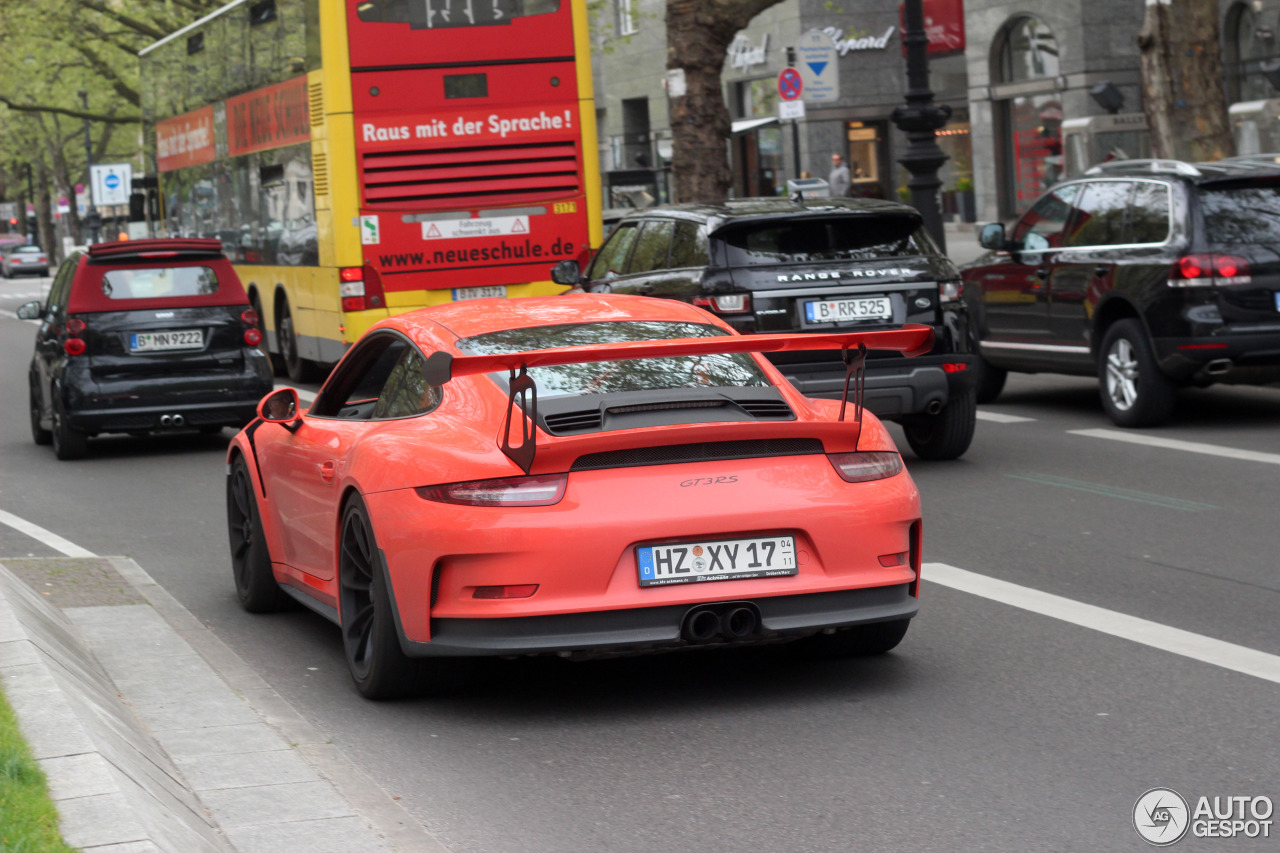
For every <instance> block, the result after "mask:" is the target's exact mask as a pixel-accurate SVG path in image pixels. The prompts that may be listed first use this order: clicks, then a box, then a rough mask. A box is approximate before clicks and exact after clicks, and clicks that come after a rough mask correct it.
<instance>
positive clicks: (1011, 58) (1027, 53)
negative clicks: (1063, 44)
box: [996, 16, 1058, 83]
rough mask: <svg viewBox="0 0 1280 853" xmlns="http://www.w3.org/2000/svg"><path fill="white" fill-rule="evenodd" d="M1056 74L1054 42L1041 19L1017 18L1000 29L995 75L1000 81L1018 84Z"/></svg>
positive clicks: (1056, 47)
mask: <svg viewBox="0 0 1280 853" xmlns="http://www.w3.org/2000/svg"><path fill="white" fill-rule="evenodd" d="M1057 76H1058V41H1057V39H1055V38H1054V37H1053V32H1052V31H1051V30H1050V29H1049V28H1048V27H1047V26H1045V24H1044V23H1043V22H1042V21H1039V20H1037V19H1036V18H1032V17H1030V16H1028V17H1024V18H1018V19H1016V20H1014V21H1013V22H1011V23H1010V24H1009V25H1008V26H1007V27H1006V28H1005V30H1004V39H1003V40H1002V42H1001V45H1000V52H999V63H998V65H997V70H996V77H997V79H998V80H999V81H1000V82H1001V83H1021V82H1023V81H1025V80H1039V79H1042V78H1045V77H1057Z"/></svg>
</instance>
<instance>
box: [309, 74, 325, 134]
mask: <svg viewBox="0 0 1280 853" xmlns="http://www.w3.org/2000/svg"><path fill="white" fill-rule="evenodd" d="M307 111H308V115H309V117H310V119H311V126H312V127H319V126H320V125H322V124H324V85H323V84H322V83H321V82H320V81H319V80H317V81H316V82H314V83H311V84H308V86H307Z"/></svg>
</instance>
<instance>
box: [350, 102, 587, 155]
mask: <svg viewBox="0 0 1280 853" xmlns="http://www.w3.org/2000/svg"><path fill="white" fill-rule="evenodd" d="M567 130H573V110H569V109H564V108H562V107H543V108H541V109H539V108H538V107H525V108H522V109H514V108H513V109H507V110H502V111H498V112H490V111H487V110H468V111H463V112H452V113H437V114H435V115H432V116H423V115H418V116H414V115H405V116H394V117H391V118H386V119H382V120H375V121H362V122H360V124H359V125H358V126H357V127H356V139H357V140H358V141H359V142H360V143H361V147H362V148H366V149H368V148H377V147H381V146H383V145H384V144H385V143H398V142H407V141H410V140H412V141H420V140H437V139H468V140H485V141H490V140H494V141H496V140H506V139H523V138H528V137H540V136H542V137H545V136H559V135H561V134H560V133H557V131H560V132H563V131H567ZM388 147H393V148H400V147H402V146H400V145H393V146H388Z"/></svg>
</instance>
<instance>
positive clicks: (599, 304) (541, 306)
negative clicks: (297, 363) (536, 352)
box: [373, 293, 732, 343]
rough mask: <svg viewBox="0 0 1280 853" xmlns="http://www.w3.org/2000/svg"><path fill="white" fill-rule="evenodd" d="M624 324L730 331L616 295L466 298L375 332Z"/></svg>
mask: <svg viewBox="0 0 1280 853" xmlns="http://www.w3.org/2000/svg"><path fill="white" fill-rule="evenodd" d="M623 320H666V321H671V322H683V323H703V324H706V325H712V326H717V327H720V328H723V329H726V330H729V331H732V330H731V329H729V327H728V326H726V325H725V324H724V323H723V322H721V321H720V320H718V319H717V318H715V317H714V316H712V315H711V314H708V313H707V312H705V311H703V310H702V309H701V308H695V307H694V306H692V305H689V304H688V303H685V302H677V301H675V300H672V299H653V298H650V297H647V296H627V295H623V294H617V293H569V294H565V295H562V296H545V297H520V298H517V299H512V298H503V297H496V298H492V299H467V300H464V301H462V302H450V303H448V304H445V305H437V306H433V307H430V308H420V309H418V310H417V311H410V312H408V313H405V314H400V315H397V316H395V317H392V318H390V319H387V320H383V321H381V322H380V323H378V324H377V325H376V326H374V327H373V328H374V329H379V328H392V329H399V330H400V331H402V332H404V333H405V334H407V335H409V337H411V338H413V339H414V340H415V341H418V342H419V343H423V342H425V341H427V340H433V339H437V338H439V337H440V332H439V329H440V328H443V329H444V330H445V331H447V332H449V333H451V334H452V335H453V336H455V337H456V338H470V337H474V336H475V335H483V334H487V333H489V332H500V331H504V330H506V329H526V328H532V327H537V326H560V325H566V324H569V323H608V322H618V321H623Z"/></svg>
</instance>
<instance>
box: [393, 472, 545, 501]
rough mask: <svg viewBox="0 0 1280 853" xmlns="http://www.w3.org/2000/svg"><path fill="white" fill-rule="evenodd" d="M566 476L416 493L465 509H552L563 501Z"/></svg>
mask: <svg viewBox="0 0 1280 853" xmlns="http://www.w3.org/2000/svg"><path fill="white" fill-rule="evenodd" d="M568 482H569V475H568V474H538V475H534V476H532V477H505V478H503V479H500V480H471V481H469V482H466V483H449V484H447V485H443V486H423V487H421V488H419V489H415V491H416V492H417V493H418V497H422V498H426V499H427V500H429V501H439V502H440V503H446V504H464V505H466V506H551V505H552V504H555V503H559V502H560V499H561V498H563V497H564V490H565V486H566V485H567V484H568Z"/></svg>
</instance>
